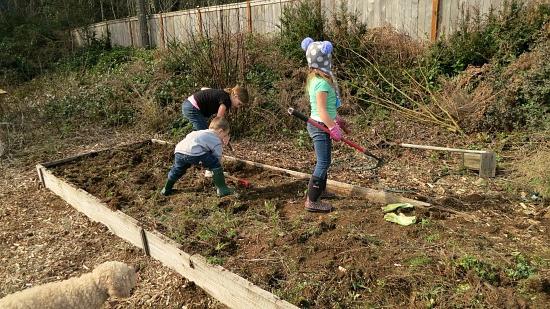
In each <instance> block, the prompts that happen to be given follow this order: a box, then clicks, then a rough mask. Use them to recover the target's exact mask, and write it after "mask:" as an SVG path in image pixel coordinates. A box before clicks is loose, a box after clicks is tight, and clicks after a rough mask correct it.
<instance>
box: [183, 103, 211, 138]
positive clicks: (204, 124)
mask: <svg viewBox="0 0 550 309" xmlns="http://www.w3.org/2000/svg"><path fill="white" fill-rule="evenodd" d="M181 113H182V114H183V117H185V118H187V120H189V122H191V124H192V125H193V131H198V130H206V129H208V118H206V117H204V115H203V114H202V113H201V111H200V110H198V109H197V108H196V107H194V106H193V104H192V103H191V102H190V101H189V100H185V101H183V104H182V106H181Z"/></svg>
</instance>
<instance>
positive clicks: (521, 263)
mask: <svg viewBox="0 0 550 309" xmlns="http://www.w3.org/2000/svg"><path fill="white" fill-rule="evenodd" d="M514 262H515V264H514V265H513V267H511V268H507V269H506V274H507V275H508V277H510V278H512V279H513V280H520V279H526V278H529V277H530V276H531V275H533V274H534V273H535V267H533V266H532V265H531V263H530V262H529V261H528V260H527V258H525V256H523V255H522V254H518V255H516V256H515V258H514Z"/></svg>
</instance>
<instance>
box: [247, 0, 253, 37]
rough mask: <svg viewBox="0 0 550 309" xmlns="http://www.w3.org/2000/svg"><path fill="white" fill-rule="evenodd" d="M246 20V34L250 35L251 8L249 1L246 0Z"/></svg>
mask: <svg viewBox="0 0 550 309" xmlns="http://www.w3.org/2000/svg"><path fill="white" fill-rule="evenodd" d="M246 19H247V21H248V32H250V33H252V7H251V6H250V0H246Z"/></svg>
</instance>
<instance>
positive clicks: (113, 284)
mask: <svg viewBox="0 0 550 309" xmlns="http://www.w3.org/2000/svg"><path fill="white" fill-rule="evenodd" d="M135 285H136V272H135V270H134V268H133V267H131V266H128V265H126V264H125V263H122V262H105V263H103V264H100V265H99V266H97V267H96V268H95V269H94V270H93V271H92V272H91V273H87V274H84V275H82V276H80V277H78V278H70V279H67V280H64V281H60V282H51V283H47V284H44V285H39V286H35V287H32V288H29V289H26V290H23V291H20V292H16V293H13V294H10V295H7V296H6V297H4V298H2V299H0V308H17V309H23V308H52V309H53V308H82V309H84V308H86V309H87V308H100V307H101V305H103V303H104V302H105V301H106V300H107V298H109V296H117V297H128V296H130V293H131V291H132V289H133V288H134V286H135Z"/></svg>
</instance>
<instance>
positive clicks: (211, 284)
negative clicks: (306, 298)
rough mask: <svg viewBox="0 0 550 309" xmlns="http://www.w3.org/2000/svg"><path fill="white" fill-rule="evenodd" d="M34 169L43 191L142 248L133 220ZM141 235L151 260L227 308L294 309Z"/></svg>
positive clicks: (158, 238) (162, 240) (156, 236)
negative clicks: (48, 190)
mask: <svg viewBox="0 0 550 309" xmlns="http://www.w3.org/2000/svg"><path fill="white" fill-rule="evenodd" d="M37 169H38V171H39V175H40V177H41V178H42V179H43V181H44V183H45V186H46V188H48V189H50V190H51V191H52V192H54V193H55V194H57V195H59V196H60V197H61V198H63V199H64V200H65V201H67V202H68V203H69V204H70V205H71V206H73V207H74V208H75V209H77V210H78V211H80V212H82V213H83V214H85V215H86V216H87V217H88V218H90V219H91V220H92V221H96V222H100V223H102V224H104V225H105V226H107V227H108V228H109V230H110V231H111V232H112V233H113V234H115V235H117V236H119V237H121V238H123V239H125V240H127V241H128V242H130V243H132V244H133V245H135V246H137V247H139V248H143V247H144V245H143V243H142V231H143V229H142V228H141V227H140V225H139V222H138V221H137V220H135V219H133V218H132V217H130V216H128V215H126V214H124V213H122V212H120V211H116V212H115V211H112V210H110V209H109V208H108V207H107V206H106V205H105V204H104V203H102V202H101V201H100V200H99V199H98V198H96V197H94V196H92V195H91V194H89V193H88V192H86V191H84V190H82V189H78V188H76V187H74V186H73V185H71V184H68V183H66V182H64V181H63V180H61V179H58V178H57V177H56V176H55V175H53V174H52V173H51V172H50V171H48V170H47V169H46V168H45V167H44V166H43V165H37ZM145 235H146V239H147V241H148V243H147V247H148V249H149V253H150V255H151V256H152V257H153V258H156V259H157V260H159V261H161V262H162V263H163V264H164V265H166V266H168V267H170V268H172V269H173V270H175V271H176V272H178V273H179V274H181V275H183V276H184V277H186V278H188V279H189V280H191V281H193V282H194V283H195V284H196V285H198V286H199V287H201V288H202V289H204V290H205V291H206V292H207V293H209V294H210V295H212V296H213V297H214V298H216V299H218V300H219V301H220V302H222V303H224V304H226V305H227V306H229V307H231V308H297V307H296V306H294V305H292V304H290V303H288V302H286V301H284V300H282V299H280V298H279V297H277V296H275V295H273V294H271V293H269V292H267V291H265V290H263V289H261V288H259V287H258V286H256V285H254V284H252V283H251V282H249V281H248V280H246V279H244V278H242V277H239V276H238V275H236V274H234V273H232V272H230V271H228V270H226V269H224V268H223V267H220V266H215V265H210V264H208V262H207V261H206V260H205V259H204V258H203V257H202V256H200V255H193V256H191V255H189V254H188V253H186V252H184V251H182V250H180V249H179V245H178V244H177V243H176V242H175V241H173V240H171V239H169V238H167V237H165V236H163V235H162V234H160V233H158V232H156V231H154V232H149V231H145Z"/></svg>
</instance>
